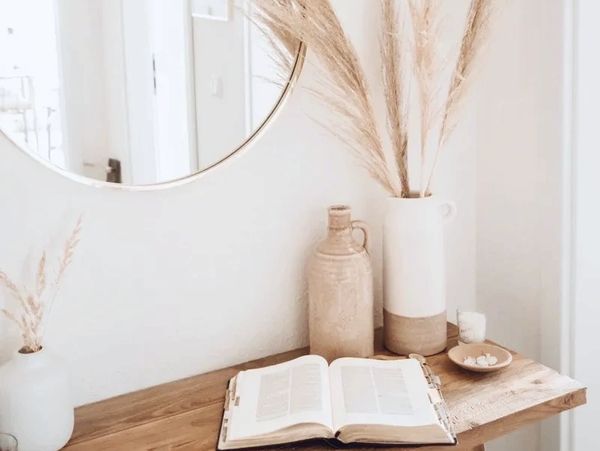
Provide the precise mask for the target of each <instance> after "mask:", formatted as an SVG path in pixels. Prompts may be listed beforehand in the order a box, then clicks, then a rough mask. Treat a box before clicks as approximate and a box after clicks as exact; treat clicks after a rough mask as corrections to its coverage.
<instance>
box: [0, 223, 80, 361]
mask: <svg viewBox="0 0 600 451" xmlns="http://www.w3.org/2000/svg"><path fill="white" fill-rule="evenodd" d="M81 224H82V220H81V218H79V219H78V221H77V223H76V225H75V228H74V229H73V231H72V232H71V235H70V236H69V238H68V239H67V241H66V243H65V245H64V248H63V253H62V257H61V258H60V259H59V267H58V272H57V277H56V279H55V280H54V292H53V294H52V296H51V297H50V299H49V301H48V302H44V301H43V300H42V297H43V295H44V294H45V293H46V287H47V277H46V265H47V262H46V253H45V252H44V253H42V257H41V258H40V260H39V262H38V265H37V271H36V278H35V290H34V291H33V294H31V293H28V292H27V290H23V291H22V290H20V289H19V288H18V287H17V285H16V284H15V283H14V282H13V281H12V280H11V279H10V278H9V277H8V276H7V275H6V273H4V272H1V271H0V285H1V286H4V287H5V288H6V290H7V291H8V293H9V294H10V295H11V296H12V297H13V298H14V299H15V300H16V301H17V302H18V305H19V308H20V316H19V315H15V314H14V313H12V312H10V311H9V310H7V309H1V310H0V312H1V313H2V314H3V315H4V316H6V317H7V318H8V319H9V320H10V321H12V322H13V323H15V324H16V325H17V327H18V328H19V330H20V332H21V336H22V338H23V349H22V352H25V353H32V352H37V351H39V350H40V349H42V340H43V324H44V320H47V318H48V316H49V314H50V310H51V308H52V305H53V303H54V299H55V298H56V294H57V292H58V289H59V286H60V282H61V280H62V278H63V277H64V274H65V272H66V270H67V268H68V266H69V265H70V264H71V261H72V259H73V255H74V253H75V249H76V248H77V244H78V243H79V235H80V233H81Z"/></svg>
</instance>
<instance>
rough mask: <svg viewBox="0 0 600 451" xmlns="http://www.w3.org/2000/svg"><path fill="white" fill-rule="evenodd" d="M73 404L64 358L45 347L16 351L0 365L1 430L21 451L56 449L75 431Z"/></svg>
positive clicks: (50, 450) (48, 450)
mask: <svg viewBox="0 0 600 451" xmlns="http://www.w3.org/2000/svg"><path fill="white" fill-rule="evenodd" d="M73 426H74V406H73V401H72V398H71V387H70V381H69V375H68V372H67V370H66V368H65V366H64V365H63V363H62V361H61V360H60V359H59V358H58V357H56V356H55V355H54V354H52V353H51V352H50V351H48V350H46V349H45V348H42V349H41V350H40V351H38V352H34V353H22V352H17V353H16V354H15V356H14V357H13V358H12V359H11V360H9V361H8V362H6V363H5V364H4V365H2V366H1V367H0V431H3V432H8V433H10V434H12V435H14V436H15V437H16V438H17V440H18V442H19V451H57V450H59V449H61V448H62V447H63V446H64V445H66V444H67V442H68V441H69V439H70V438H71V434H72V433H73Z"/></svg>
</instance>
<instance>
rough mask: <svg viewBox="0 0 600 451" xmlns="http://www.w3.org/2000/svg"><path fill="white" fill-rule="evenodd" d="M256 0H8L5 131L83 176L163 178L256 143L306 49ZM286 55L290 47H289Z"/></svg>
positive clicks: (3, 31)
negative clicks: (266, 25)
mask: <svg viewBox="0 0 600 451" xmlns="http://www.w3.org/2000/svg"><path fill="white" fill-rule="evenodd" d="M251 7H252V4H251V2H248V1H244V0H0V55H1V57H0V130H1V131H2V132H4V133H5V134H6V135H7V136H8V137H9V138H10V139H11V140H12V141H13V142H14V143H16V144H17V145H18V146H19V147H20V148H22V149H23V150H25V151H26V152H28V153H29V154H31V155H33V156H35V157H36V158H38V159H40V160H42V161H44V162H47V163H48V164H49V165H50V166H51V167H54V168H57V169H58V170H60V171H61V172H62V173H64V174H68V175H72V176H74V177H75V178H77V179H79V180H91V181H94V182H110V183H116V184H121V185H126V186H156V185H161V184H163V185H164V184H168V183H170V182H173V181H179V180H184V179H186V178H189V177H190V176H192V175H194V174H198V173H201V172H203V171H205V170H206V169H208V168H211V167H213V166H215V165H217V164H219V163H220V162H223V161H224V160H226V159H227V158H229V157H230V156H232V155H233V154H235V153H236V152H238V151H240V150H241V149H242V148H244V147H245V146H247V145H248V144H249V143H250V142H251V141H252V140H253V139H255V138H256V137H257V135H258V134H259V133H260V132H261V131H262V130H263V129H264V128H265V126H266V125H267V124H268V123H269V122H270V121H272V120H273V118H274V115H275V113H276V111H277V110H278V108H279V107H280V106H281V105H282V102H284V100H285V98H286V96H287V95H288V94H289V91H290V89H291V87H292V85H293V83H294V81H295V79H296V78H297V76H298V74H299V71H300V70H301V67H302V62H303V58H304V46H303V45H302V44H301V43H298V42H293V43H290V42H276V41H274V40H273V39H270V38H269V37H268V36H267V35H265V34H264V33H263V31H262V30H261V29H260V28H259V27H258V26H257V25H256V24H255V22H254V21H253V20H252V19H249V17H252V16H251V11H250V8H251ZM282 55H283V56H282Z"/></svg>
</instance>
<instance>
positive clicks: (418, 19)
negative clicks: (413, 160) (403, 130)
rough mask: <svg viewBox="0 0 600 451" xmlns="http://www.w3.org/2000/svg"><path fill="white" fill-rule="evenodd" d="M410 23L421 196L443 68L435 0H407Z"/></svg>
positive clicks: (437, 7) (423, 194)
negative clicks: (418, 132) (415, 90)
mask: <svg viewBox="0 0 600 451" xmlns="http://www.w3.org/2000/svg"><path fill="white" fill-rule="evenodd" d="M408 6H409V9H410V15H411V18H412V27H413V46H414V60H415V64H414V68H415V75H416V77H415V78H416V82H417V86H418V93H419V105H420V113H421V117H420V144H421V152H420V160H421V183H420V190H419V191H420V196H421V197H424V196H425V188H424V185H425V182H424V177H425V175H424V174H425V166H426V163H427V148H428V143H429V134H430V132H431V129H432V126H433V123H434V121H435V116H436V106H435V100H436V95H437V91H438V89H437V87H438V86H439V83H438V82H439V76H440V71H441V70H442V64H441V62H440V60H441V57H440V55H439V45H438V43H437V41H436V36H437V33H438V31H439V17H438V11H437V10H438V9H439V3H438V2H437V1H435V0H410V1H409V2H408Z"/></svg>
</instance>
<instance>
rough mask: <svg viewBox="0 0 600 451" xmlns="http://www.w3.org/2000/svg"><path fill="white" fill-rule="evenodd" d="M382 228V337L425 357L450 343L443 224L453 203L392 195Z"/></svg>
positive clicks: (388, 344)
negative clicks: (447, 320) (393, 196)
mask: <svg viewBox="0 0 600 451" xmlns="http://www.w3.org/2000/svg"><path fill="white" fill-rule="evenodd" d="M387 202H388V203H387V209H386V217H385V221H384V230H383V272H384V274H383V285H384V287H383V291H384V342H385V346H386V348H387V349H389V350H390V351H393V352H395V353H397V354H401V355H408V354H410V353H416V354H421V355H424V356H428V355H434V354H437V353H439V352H442V351H443V350H444V349H445V348H446V345H447V330H446V275H445V272H446V268H445V266H446V264H445V257H444V225H445V224H446V223H447V222H449V221H451V220H452V219H453V218H454V217H455V216H456V206H455V204H454V203H453V202H447V201H443V200H440V199H439V198H438V197H436V196H434V195H430V196H427V197H418V194H417V195H412V196H411V197H407V198H389V199H388V201H387Z"/></svg>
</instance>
